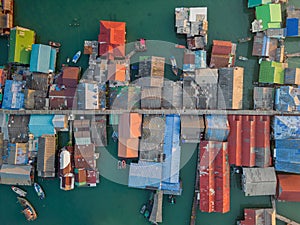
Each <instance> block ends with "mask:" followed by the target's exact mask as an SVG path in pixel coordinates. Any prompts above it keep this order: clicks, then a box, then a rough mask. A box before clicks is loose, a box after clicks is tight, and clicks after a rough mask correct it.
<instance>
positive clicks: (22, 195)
mask: <svg viewBox="0 0 300 225" xmlns="http://www.w3.org/2000/svg"><path fill="white" fill-rule="evenodd" d="M11 190H13V192H15V193H16V194H18V195H19V196H21V197H26V195H27V192H26V191H24V190H22V189H21V188H19V187H16V186H11Z"/></svg>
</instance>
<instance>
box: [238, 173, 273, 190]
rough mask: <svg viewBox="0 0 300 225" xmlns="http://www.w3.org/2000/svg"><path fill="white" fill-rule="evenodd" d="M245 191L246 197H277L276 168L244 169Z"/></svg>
mask: <svg viewBox="0 0 300 225" xmlns="http://www.w3.org/2000/svg"><path fill="white" fill-rule="evenodd" d="M242 180H243V182H242V185H243V190H244V192H245V195H246V196H257V195H275V193H276V174H275V169H274V167H267V168H243V177H242Z"/></svg>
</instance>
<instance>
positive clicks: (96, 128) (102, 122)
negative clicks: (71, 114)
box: [91, 116, 107, 147]
mask: <svg viewBox="0 0 300 225" xmlns="http://www.w3.org/2000/svg"><path fill="white" fill-rule="evenodd" d="M106 123H107V118H106V116H96V117H95V121H91V135H92V136H91V138H92V142H93V143H94V144H95V146H96V147H103V146H107V131H106Z"/></svg>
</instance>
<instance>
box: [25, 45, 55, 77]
mask: <svg viewBox="0 0 300 225" xmlns="http://www.w3.org/2000/svg"><path fill="white" fill-rule="evenodd" d="M51 49H52V48H51V46H48V45H42V44H33V45H32V50H31V55H30V71H31V72H40V73H49V72H50V70H52V71H53V69H52V68H53V62H52V65H51V63H50V61H51Z"/></svg>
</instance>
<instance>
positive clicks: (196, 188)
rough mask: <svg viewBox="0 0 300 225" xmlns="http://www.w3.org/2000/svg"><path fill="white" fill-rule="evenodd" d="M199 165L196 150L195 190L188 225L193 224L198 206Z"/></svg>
mask: <svg viewBox="0 0 300 225" xmlns="http://www.w3.org/2000/svg"><path fill="white" fill-rule="evenodd" d="M199 166H200V157H199V152H198V151H197V169H196V179H195V190H194V198H193V206H192V212H191V220H190V225H195V223H196V217H197V208H198V206H199V201H198V194H199Z"/></svg>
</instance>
